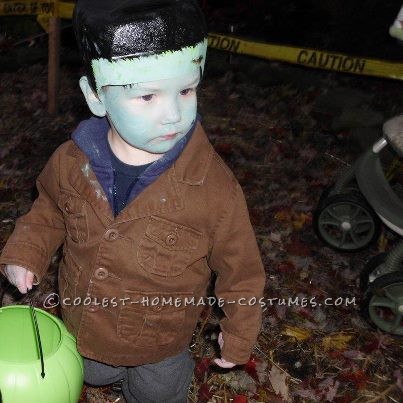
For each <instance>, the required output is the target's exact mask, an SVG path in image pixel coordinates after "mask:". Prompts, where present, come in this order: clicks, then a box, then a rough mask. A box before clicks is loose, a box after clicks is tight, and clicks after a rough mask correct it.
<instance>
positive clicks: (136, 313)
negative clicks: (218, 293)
mask: <svg viewBox="0 0 403 403" xmlns="http://www.w3.org/2000/svg"><path fill="white" fill-rule="evenodd" d="M192 296H193V294H192V293H190V292H189V293H170V294H169V295H166V294H164V295H162V294H161V293H157V292H155V293H154V292H142V291H129V290H126V292H125V303H124V304H123V305H122V306H121V310H120V313H119V319H118V326H117V333H118V336H119V337H120V338H122V339H123V340H125V341H126V342H129V343H134V344H135V345H136V346H142V347H152V346H163V345H167V344H170V343H175V342H177V340H178V338H180V337H181V335H182V334H183V328H184V326H185V320H186V306H187V304H188V303H190V302H191V297H192ZM186 298H188V300H187V301H188V302H186Z"/></svg>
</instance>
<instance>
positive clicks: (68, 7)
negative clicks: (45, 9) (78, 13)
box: [58, 2, 75, 20]
mask: <svg viewBox="0 0 403 403" xmlns="http://www.w3.org/2000/svg"><path fill="white" fill-rule="evenodd" d="M74 6H75V4H74V3H66V2H59V3H58V15H59V17H60V18H65V19H66V20H70V19H71V18H72V17H73V10H74Z"/></svg>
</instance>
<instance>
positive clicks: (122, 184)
mask: <svg viewBox="0 0 403 403" xmlns="http://www.w3.org/2000/svg"><path fill="white" fill-rule="evenodd" d="M108 148H109V152H110V154H111V161H112V168H113V177H114V181H113V210H114V215H115V217H116V216H117V215H118V214H119V213H120V212H121V211H122V210H123V209H124V207H125V206H126V203H127V198H128V197H129V194H130V192H131V190H132V188H133V186H134V185H135V184H136V182H137V178H138V177H139V176H140V175H141V174H142V173H143V172H144V171H145V169H146V168H147V167H149V166H150V165H151V164H152V162H150V163H148V164H145V165H129V164H125V163H124V162H122V161H121V160H120V159H119V158H118V157H116V155H115V154H114V153H113V151H112V149H111V146H110V145H109V142H108Z"/></svg>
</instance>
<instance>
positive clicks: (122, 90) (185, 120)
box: [99, 69, 200, 154]
mask: <svg viewBox="0 0 403 403" xmlns="http://www.w3.org/2000/svg"><path fill="white" fill-rule="evenodd" d="M199 81H200V72H199V70H198V69H195V70H194V72H192V73H186V74H183V75H179V76H178V77H176V78H172V79H164V80H157V81H147V82H141V83H137V84H132V85H125V86H122V85H110V86H107V87H103V88H102V90H101V91H100V94H99V95H100V98H101V100H102V103H103V105H104V107H105V110H106V115H107V117H108V119H109V122H110V124H111V126H112V130H113V131H114V132H115V133H116V134H118V135H119V136H120V137H121V138H123V139H124V140H125V142H126V143H128V145H129V146H131V147H134V148H137V149H140V150H143V151H147V152H150V153H156V154H160V153H165V152H167V151H168V150H170V149H171V148H172V147H173V146H174V145H175V144H176V143H177V142H178V141H179V140H180V139H181V138H183V137H184V136H185V135H186V133H187V132H188V131H189V130H190V128H191V127H192V125H193V123H194V121H195V119H196V111H197V97H196V87H197V85H198V84H199Z"/></svg>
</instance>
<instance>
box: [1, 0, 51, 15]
mask: <svg viewBox="0 0 403 403" xmlns="http://www.w3.org/2000/svg"><path fill="white" fill-rule="evenodd" d="M55 10H56V2H55V1H49V0H48V1H46V0H36V1H25V0H21V1H0V15H41V14H54V13H55Z"/></svg>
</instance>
